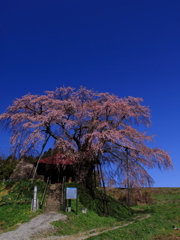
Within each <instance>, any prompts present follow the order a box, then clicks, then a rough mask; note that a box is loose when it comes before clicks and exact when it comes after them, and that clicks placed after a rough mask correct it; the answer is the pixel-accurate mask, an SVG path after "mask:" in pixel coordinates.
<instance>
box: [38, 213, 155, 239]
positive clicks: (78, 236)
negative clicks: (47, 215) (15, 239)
mask: <svg viewBox="0 0 180 240" xmlns="http://www.w3.org/2000/svg"><path fill="white" fill-rule="evenodd" d="M150 216H151V215H150V214H147V215H146V216H145V217H143V218H139V219H137V218H136V219H134V221H135V220H136V221H137V220H139V221H142V220H144V219H146V218H149V217H150ZM134 221H131V222H129V223H126V224H123V225H120V226H116V227H111V228H108V229H104V228H97V229H91V230H89V231H85V232H81V233H77V234H73V235H68V236H61V237H60V236H59V237H58V236H52V237H47V238H34V240H84V239H87V238H89V237H92V236H97V235H99V234H102V233H104V232H108V231H111V230H115V229H118V228H123V227H126V226H128V225H130V224H133V223H134Z"/></svg>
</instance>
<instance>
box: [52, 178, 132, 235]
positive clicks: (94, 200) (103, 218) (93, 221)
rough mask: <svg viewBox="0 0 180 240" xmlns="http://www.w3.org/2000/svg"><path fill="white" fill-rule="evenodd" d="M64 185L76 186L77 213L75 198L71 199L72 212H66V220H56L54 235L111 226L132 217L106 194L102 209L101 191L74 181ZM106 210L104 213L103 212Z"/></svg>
mask: <svg viewBox="0 0 180 240" xmlns="http://www.w3.org/2000/svg"><path fill="white" fill-rule="evenodd" d="M66 187H78V196H79V199H78V215H76V200H71V208H72V212H66V214H67V221H65V222H63V221H57V222H54V223H53V225H54V226H56V228H57V232H56V233H55V235H70V234H75V233H78V232H83V231H86V230H91V229H94V228H100V227H101V228H102V227H103V228H107V227H108V228H109V227H111V226H112V227H113V226H114V225H115V224H116V223H117V222H118V223H119V222H124V220H125V219H128V218H130V217H132V215H130V214H129V213H128V210H127V208H126V207H124V206H122V205H121V204H119V203H118V202H117V200H115V199H114V198H113V197H112V196H110V195H109V196H107V202H108V207H107V208H105V209H104V207H103V202H102V192H101V191H100V190H98V189H96V190H95V191H94V192H92V191H90V190H88V189H85V188H83V187H82V186H79V185H77V184H75V183H71V184H66ZM83 207H85V208H87V214H83V213H82V208H83ZM104 210H106V213H104Z"/></svg>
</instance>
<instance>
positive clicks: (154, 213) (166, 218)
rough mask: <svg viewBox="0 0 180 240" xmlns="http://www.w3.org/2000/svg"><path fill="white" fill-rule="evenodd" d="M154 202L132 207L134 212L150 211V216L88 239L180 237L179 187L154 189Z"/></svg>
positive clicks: (168, 239)
mask: <svg viewBox="0 0 180 240" xmlns="http://www.w3.org/2000/svg"><path fill="white" fill-rule="evenodd" d="M153 198H154V204H152V205H146V206H136V207H134V208H133V209H134V212H135V213H136V214H137V213H144V215H145V214H147V213H150V214H151V217H150V218H147V219H145V220H142V221H137V222H135V223H133V224H132V225H129V226H126V227H123V228H119V229H116V230H113V231H109V232H106V233H103V234H100V235H98V236H94V237H89V238H88V239H90V240H102V239H103V240H119V239H123V240H124V239H129V240H136V239H137V240H143V239H144V240H149V239H159V240H160V239H162V240H164V239H166V240H170V239H180V230H174V229H173V228H172V226H173V225H174V226H176V227H179V228H180V189H179V188H169V189H165V188H164V189H155V191H154V195H153Z"/></svg>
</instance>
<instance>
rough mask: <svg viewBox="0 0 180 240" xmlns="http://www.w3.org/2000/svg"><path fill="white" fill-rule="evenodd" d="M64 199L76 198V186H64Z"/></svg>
mask: <svg viewBox="0 0 180 240" xmlns="http://www.w3.org/2000/svg"><path fill="white" fill-rule="evenodd" d="M66 199H77V188H66Z"/></svg>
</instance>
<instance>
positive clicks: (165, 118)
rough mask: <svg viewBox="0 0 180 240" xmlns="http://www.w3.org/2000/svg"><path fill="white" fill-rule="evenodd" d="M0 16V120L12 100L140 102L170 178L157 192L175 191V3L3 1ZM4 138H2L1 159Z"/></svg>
mask: <svg viewBox="0 0 180 240" xmlns="http://www.w3.org/2000/svg"><path fill="white" fill-rule="evenodd" d="M0 8H1V10H0V11H1V12H0V28H1V29H0V35H1V37H0V44H1V51H0V61H1V62H0V86H1V94H0V113H3V112H4V111H5V109H6V108H7V107H8V106H9V105H11V104H12V102H13V100H14V99H15V98H20V97H21V96H23V95H25V94H27V93H29V92H30V93H31V94H43V92H44V91H46V90H55V88H56V87H61V86H62V85H65V86H72V87H75V88H79V86H81V85H83V86H86V87H87V88H94V90H96V91H99V92H110V93H114V94H116V95H118V96H119V97H126V96H133V97H142V98H143V99H144V104H145V105H148V106H149V107H150V109H151V110H152V112H151V114H152V122H153V124H152V127H151V128H150V129H149V134H156V135H157V136H156V137H155V144H154V146H157V147H160V148H162V149H163V150H166V151H169V152H170V156H171V157H172V161H173V164H174V171H171V172H161V171H159V170H151V171H150V174H151V175H152V177H153V178H154V180H155V182H156V183H155V185H154V186H155V187H180V178H179V175H180V164H179V161H180V80H179V79H180V1H179V0H171V1H170V0H51V1H50V0H25V1H24V0H16V1H14V0H8V1H1V7H0ZM9 147H10V145H9V135H8V134H7V133H6V132H0V152H3V153H6V152H7V150H8V148H9Z"/></svg>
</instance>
